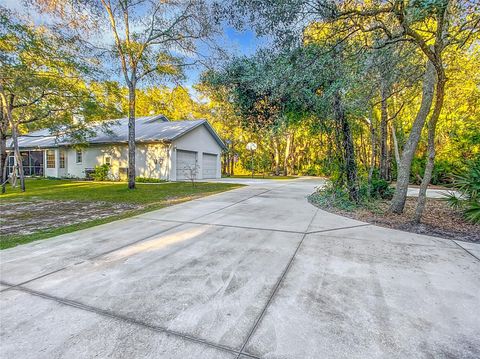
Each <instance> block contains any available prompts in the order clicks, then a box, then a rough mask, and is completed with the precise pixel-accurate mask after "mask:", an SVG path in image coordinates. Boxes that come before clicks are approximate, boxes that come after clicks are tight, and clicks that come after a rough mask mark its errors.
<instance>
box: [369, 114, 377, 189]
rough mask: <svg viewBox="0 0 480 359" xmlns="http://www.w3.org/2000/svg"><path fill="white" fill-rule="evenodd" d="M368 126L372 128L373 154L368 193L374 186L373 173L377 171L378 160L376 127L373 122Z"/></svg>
mask: <svg viewBox="0 0 480 359" xmlns="http://www.w3.org/2000/svg"><path fill="white" fill-rule="evenodd" d="M368 126H369V128H370V142H371V146H372V154H371V157H370V168H369V170H368V187H369V190H368V192H370V191H371V186H372V178H373V171H374V170H375V160H376V158H377V146H376V142H377V140H376V135H375V126H374V125H373V121H372V120H370V121H368Z"/></svg>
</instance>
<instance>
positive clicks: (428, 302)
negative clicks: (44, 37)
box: [0, 179, 480, 359]
mask: <svg viewBox="0 0 480 359" xmlns="http://www.w3.org/2000/svg"><path fill="white" fill-rule="evenodd" d="M320 184H321V182H320V181H318V180H313V179H297V180H288V181H263V182H261V183H254V184H252V185H251V186H248V187H244V188H240V189H237V190H233V191H230V192H226V193H222V194H219V195H214V196H210V197H207V198H204V199H200V200H195V201H192V202H188V203H184V204H180V205H176V206H173V207H168V208H165V209H162V210H158V211H155V212H150V213H147V214H144V215H141V216H138V217H135V218H131V219H128V220H122V221H118V222H114V223H109V224H105V225H102V226H98V227H94V228H90V229H87V230H83V231H79V232H75V233H71V234H67V235H63V236H59V237H56V238H54V239H49V240H44V241H38V242H35V243H31V244H27V245H23V246H19V247H16V248H12V249H9V250H5V251H2V252H0V256H1V258H0V259H1V287H0V289H1V293H0V300H1V307H0V314H1V318H0V320H1V321H0V323H1V324H0V346H1V347H0V356H1V357H2V358H48V359H50V358H93V357H95V358H105V357H111V358H202V359H203V358H242V359H247V358H312V359H313V358H478V357H480V311H479V307H480V306H479V305H480V260H479V257H480V245H478V244H464V243H462V242H458V243H456V242H453V241H450V240H443V239H439V238H433V237H427V236H421V235H416V234H411V233H404V232H399V231H395V230H390V229H384V228H379V227H375V226H372V225H367V224H365V223H362V222H358V221H355V220H351V219H348V218H344V217H339V216H336V215H333V214H329V213H327V212H323V211H321V210H318V209H317V208H315V207H313V206H312V205H310V204H309V203H308V202H307V201H306V196H307V195H308V194H309V193H311V192H312V191H313V189H314V188H315V186H318V185H320Z"/></svg>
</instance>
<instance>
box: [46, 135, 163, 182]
mask: <svg viewBox="0 0 480 359" xmlns="http://www.w3.org/2000/svg"><path fill="white" fill-rule="evenodd" d="M48 150H50V149H48ZM51 150H53V151H55V168H47V160H46V156H47V149H46V150H45V151H44V164H45V177H72V178H85V170H86V169H94V168H95V166H99V165H103V164H105V163H107V158H110V165H111V167H110V174H109V177H110V179H112V180H119V179H125V178H122V177H123V176H126V168H128V147H127V145H102V146H89V147H85V148H82V149H81V151H82V162H80V163H77V149H75V148H72V147H61V148H53V149H51ZM60 151H64V153H65V168H64V169H61V168H60ZM169 154H170V148H169V146H168V145H165V144H160V143H152V144H137V146H136V156H135V173H136V175H137V176H138V177H148V178H157V179H168V178H169V176H168V175H169V164H170V160H169Z"/></svg>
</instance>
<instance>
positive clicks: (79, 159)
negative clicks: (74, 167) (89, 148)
mask: <svg viewBox="0 0 480 359" xmlns="http://www.w3.org/2000/svg"><path fill="white" fill-rule="evenodd" d="M75 157H76V159H77V163H82V162H83V152H82V150H77V154H76V156H75Z"/></svg>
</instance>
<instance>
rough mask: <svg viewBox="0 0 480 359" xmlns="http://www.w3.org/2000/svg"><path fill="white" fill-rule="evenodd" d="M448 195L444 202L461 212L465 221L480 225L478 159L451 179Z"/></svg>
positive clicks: (479, 159)
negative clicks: (450, 189)
mask: <svg viewBox="0 0 480 359" xmlns="http://www.w3.org/2000/svg"><path fill="white" fill-rule="evenodd" d="M451 187H452V188H453V189H454V190H455V191H456V192H457V193H453V192H452V193H450V194H449V195H448V196H447V198H446V200H447V202H448V203H449V204H450V206H452V207H453V208H455V209H459V210H461V211H462V212H463V215H464V217H465V219H467V220H468V221H470V222H473V223H480V157H477V158H476V159H475V160H474V161H471V162H470V163H469V168H468V169H467V170H466V171H465V172H464V173H461V174H457V175H455V176H454V177H453V183H452V185H451Z"/></svg>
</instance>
